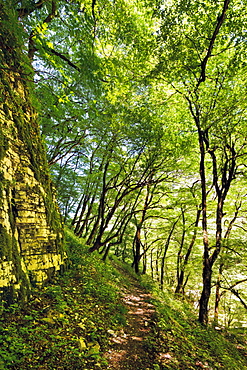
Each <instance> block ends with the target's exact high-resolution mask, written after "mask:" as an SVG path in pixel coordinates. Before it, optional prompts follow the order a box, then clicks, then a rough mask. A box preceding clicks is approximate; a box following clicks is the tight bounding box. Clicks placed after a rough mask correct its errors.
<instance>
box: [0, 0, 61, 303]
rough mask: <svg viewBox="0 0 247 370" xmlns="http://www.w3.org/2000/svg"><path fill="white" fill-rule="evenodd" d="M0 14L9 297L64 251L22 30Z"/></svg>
mask: <svg viewBox="0 0 247 370" xmlns="http://www.w3.org/2000/svg"><path fill="white" fill-rule="evenodd" d="M0 17H1V18H0V22H1V23H0V49H1V50H0V296H2V297H4V299H7V300H13V299H16V298H17V299H19V298H20V297H21V298H24V299H25V298H26V297H27V296H28V294H29V289H30V284H31V283H32V282H35V283H37V284H42V282H43V281H45V280H46V279H47V278H48V277H49V276H50V275H51V274H53V273H54V272H55V271H56V270H59V269H61V267H62V266H63V264H64V259H65V254H64V251H63V248H62V245H63V243H62V239H63V234H62V225H61V220H60V215H59V211H58V209H57V206H56V202H55V199H54V191H53V188H52V184H51V180H50V177H49V170H48V166H47V161H46V156H45V151H44V147H43V145H42V142H41V137H40V133H39V127H38V121H37V118H38V117H37V114H36V112H35V109H34V108H33V103H32V98H31V94H30V90H31V88H30V86H31V85H30V84H31V83H32V82H30V81H32V69H31V68H30V66H29V68H28V65H29V63H28V59H27V56H25V52H23V49H24V48H23V44H22V41H21V37H20V33H21V28H19V25H18V22H17V18H15V16H14V15H13V14H11V13H10V11H8V9H5V8H4V5H3V3H2V4H1V3H0ZM15 22H16V23H15Z"/></svg>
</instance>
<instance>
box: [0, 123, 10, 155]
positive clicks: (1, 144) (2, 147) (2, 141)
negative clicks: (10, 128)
mask: <svg viewBox="0 0 247 370" xmlns="http://www.w3.org/2000/svg"><path fill="white" fill-rule="evenodd" d="M8 148H9V141H8V138H7V137H6V136H4V134H3V131H2V130H1V129H0V161H1V160H2V159H3V158H4V157H5V155H6V152H7V150H8Z"/></svg>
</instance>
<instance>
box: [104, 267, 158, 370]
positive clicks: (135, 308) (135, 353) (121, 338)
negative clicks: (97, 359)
mask: <svg viewBox="0 0 247 370" xmlns="http://www.w3.org/2000/svg"><path fill="white" fill-rule="evenodd" d="M121 273H124V272H123V271H121ZM125 274H126V273H125ZM128 280H129V281H130V282H131V284H130V285H128V286H125V287H124V288H122V300H123V302H124V305H125V307H126V308H127V310H128V312H127V314H126V317H127V326H126V327H125V329H124V331H121V332H120V333H114V332H113V333H112V338H111V348H110V350H109V351H108V352H107V353H106V355H105V357H106V359H107V361H108V369H115V370H124V369H125V370H131V369H133V370H144V369H145V370H152V369H153V364H154V362H155V353H154V351H153V348H152V345H151V343H150V338H151V337H152V335H153V332H154V327H155V308H154V306H153V305H152V304H151V303H150V299H151V295H150V294H149V293H147V292H146V291H145V290H144V289H143V288H142V287H141V286H140V285H139V284H138V281H136V280H135V279H134V278H130V277H129V276H128Z"/></svg>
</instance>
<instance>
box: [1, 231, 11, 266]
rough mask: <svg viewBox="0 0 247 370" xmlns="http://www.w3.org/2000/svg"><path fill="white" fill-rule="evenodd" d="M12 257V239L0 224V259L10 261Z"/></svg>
mask: <svg viewBox="0 0 247 370" xmlns="http://www.w3.org/2000/svg"><path fill="white" fill-rule="evenodd" d="M11 257H12V237H11V236H10V235H9V234H8V232H7V231H6V229H5V227H4V226H3V225H1V224H0V258H1V259H7V260H10V259H11Z"/></svg>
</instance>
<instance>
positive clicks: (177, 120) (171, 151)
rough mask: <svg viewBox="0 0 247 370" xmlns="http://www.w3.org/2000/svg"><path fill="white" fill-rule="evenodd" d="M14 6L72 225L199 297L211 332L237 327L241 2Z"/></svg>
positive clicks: (241, 309)
mask: <svg viewBox="0 0 247 370" xmlns="http://www.w3.org/2000/svg"><path fill="white" fill-rule="evenodd" d="M5 3H6V4H8V5H11V7H10V8H11V16H12V17H17V18H18V21H19V25H20V30H21V31H20V32H19V37H20V38H22V40H23V43H24V45H25V47H24V50H23V53H24V54H25V55H26V57H27V60H29V63H31V65H32V69H31V70H30V71H29V75H28V77H27V78H29V79H33V80H34V84H33V86H34V89H33V100H34V101H35V103H34V104H35V105H36V108H37V110H38V112H39V120H40V127H41V132H42V136H43V138H44V141H45V145H46V148H47V158H48V161H49V164H50V168H51V172H52V176H53V181H54V184H55V186H56V188H57V193H58V200H59V205H60V209H61V212H62V217H63V220H64V222H65V223H66V224H67V225H68V226H69V227H70V228H72V229H73V230H74V233H75V234H76V235H78V236H80V237H81V238H82V239H83V240H84V241H85V243H86V244H87V245H88V248H89V250H90V251H91V252H93V251H98V252H99V253H100V254H101V255H102V257H103V258H104V259H106V258H107V256H108V255H109V254H110V253H114V254H115V255H117V256H118V257H119V258H121V259H122V260H124V261H127V262H130V263H131V264H132V265H133V267H134V268H135V271H136V272H137V273H139V272H144V273H146V272H148V273H149V274H151V275H152V277H153V278H154V279H155V280H157V281H158V282H159V284H160V287H161V288H162V289H163V288H164V287H169V288H170V289H172V290H173V291H174V292H176V293H177V294H186V295H187V296H189V297H190V298H191V299H192V300H193V301H194V302H197V301H199V320H200V321H201V322H202V323H205V324H206V323H207V322H208V319H209V317H208V315H209V313H210V320H213V319H214V320H215V323H217V322H218V321H219V322H220V323H221V324H225V325H230V324H231V323H232V322H235V323H237V325H242V323H241V317H242V315H243V313H244V314H245V315H246V308H247V297H246V293H245V292H244V289H245V287H246V282H247V275H246V264H245V259H246V236H247V235H246V231H247V227H246V211H247V208H246V195H247V192H246V154H247V151H246V149H247V148H246V130H247V129H246V127H247V126H246V117H247V115H246V108H247V102H246V88H247V86H246V73H247V70H246V42H247V35H246V23H247V14H246V12H247V10H246V9H247V8H246V3H245V2H244V1H240V0H239V1H238V0H224V1H217V0H215V1H204V2H201V1H196V0H179V1H173V0H169V1H168V0H167V1H166V0H164V1H156V2H152V1H149V0H141V1H135V0H116V1H107V0H102V1H101V0H98V1H97V0H92V1H88V0H86V1H84V2H83V1H80V0H78V1H76V0H71V1H69V0H61V1H59V0H38V1H31V0H23V1H15V0H9V1H5ZM13 32H15V31H14V30H13ZM212 293H213V294H212ZM221 302H222V304H221ZM230 303H231V306H230ZM229 307H231V309H229ZM222 320H224V322H223V321H222Z"/></svg>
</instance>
